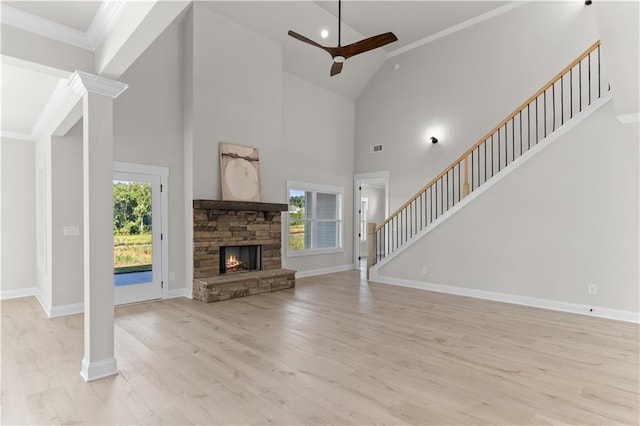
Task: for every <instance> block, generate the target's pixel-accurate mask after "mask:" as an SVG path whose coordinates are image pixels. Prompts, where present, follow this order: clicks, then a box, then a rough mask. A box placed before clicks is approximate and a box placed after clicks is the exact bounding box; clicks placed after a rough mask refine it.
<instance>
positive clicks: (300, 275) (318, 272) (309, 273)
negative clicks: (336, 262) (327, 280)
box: [296, 265, 354, 278]
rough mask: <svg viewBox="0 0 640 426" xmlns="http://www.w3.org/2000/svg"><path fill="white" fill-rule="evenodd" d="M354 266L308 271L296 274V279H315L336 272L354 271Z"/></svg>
mask: <svg viewBox="0 0 640 426" xmlns="http://www.w3.org/2000/svg"><path fill="white" fill-rule="evenodd" d="M353 269H354V266H353V265H340V266H331V267H328V268H319V269H309V270H306V271H298V272H296V278H304V277H313V276H316V275H324V274H332V273H334V272H344V271H352V270H353Z"/></svg>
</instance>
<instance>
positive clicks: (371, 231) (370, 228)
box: [367, 223, 378, 279]
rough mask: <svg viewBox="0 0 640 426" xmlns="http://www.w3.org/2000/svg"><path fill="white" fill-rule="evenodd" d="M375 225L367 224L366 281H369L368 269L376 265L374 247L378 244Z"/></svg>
mask: <svg viewBox="0 0 640 426" xmlns="http://www.w3.org/2000/svg"><path fill="white" fill-rule="evenodd" d="M376 236H377V234H376V224H375V223H368V224H367V243H368V244H367V279H369V269H371V267H372V266H373V265H375V264H376V263H377V260H378V259H377V257H376V247H377V246H378V242H377V241H376Z"/></svg>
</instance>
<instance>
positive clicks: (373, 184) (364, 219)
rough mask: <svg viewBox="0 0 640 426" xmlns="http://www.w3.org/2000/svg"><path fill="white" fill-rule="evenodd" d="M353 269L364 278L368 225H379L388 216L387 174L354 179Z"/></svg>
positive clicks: (366, 175)
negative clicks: (358, 270) (358, 271)
mask: <svg viewBox="0 0 640 426" xmlns="http://www.w3.org/2000/svg"><path fill="white" fill-rule="evenodd" d="M354 182H355V188H354V194H355V200H354V205H355V207H356V208H355V209H354V210H355V211H354V221H355V226H354V229H355V230H356V232H355V235H354V244H353V247H354V267H355V268H356V269H360V271H361V274H362V276H363V278H364V277H366V272H367V271H366V269H367V251H368V236H367V225H368V224H369V223H375V224H377V225H379V224H381V223H382V222H383V221H384V220H385V219H386V218H387V216H388V215H389V172H376V173H364V174H358V175H356V176H355V178H354Z"/></svg>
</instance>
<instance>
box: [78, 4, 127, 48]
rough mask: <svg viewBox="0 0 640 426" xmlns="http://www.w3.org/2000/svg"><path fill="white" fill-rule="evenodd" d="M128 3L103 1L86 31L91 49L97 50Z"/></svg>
mask: <svg viewBox="0 0 640 426" xmlns="http://www.w3.org/2000/svg"><path fill="white" fill-rule="evenodd" d="M126 4H127V3H126V2H125V1H120V0H104V1H103V2H102V4H101V5H100V8H99V9H98V12H97V13H96V16H95V17H94V18H93V21H91V25H89V28H88V29H87V33H86V36H87V41H88V43H89V48H90V49H91V50H94V51H95V50H96V47H98V44H100V42H101V41H102V39H103V38H104V37H105V36H106V35H107V34H108V33H109V32H110V31H111V29H112V28H113V26H114V25H115V23H116V22H117V21H118V19H119V18H120V16H121V15H122V13H123V11H124V9H125V6H126Z"/></svg>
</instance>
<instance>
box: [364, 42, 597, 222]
mask: <svg viewBox="0 0 640 426" xmlns="http://www.w3.org/2000/svg"><path fill="white" fill-rule="evenodd" d="M599 46H600V40H598V41H596V42H595V43H593V44H592V45H591V46H589V48H588V49H587V50H585V51H584V52H583V53H582V54H581V55H580V56H578V57H577V58H576V59H574V60H573V62H571V63H570V64H569V65H567V66H566V67H564V68H563V69H562V71H560V72H559V73H558V74H556V75H555V76H554V77H553V78H552V79H551V80H549V82H548V83H547V84H545V85H544V86H542V87H541V88H540V89H538V91H537V92H536V93H534V94H533V95H532V96H531V97H529V99H527V100H526V101H524V102H523V103H522V104H520V106H518V108H516V109H515V110H514V111H513V112H512V113H511V114H509V115H508V116H507V118H505V119H504V120H502V121H501V122H500V123H499V124H498V125H496V126H495V127H494V128H493V129H491V130H490V131H489V132H487V133H486V134H485V135H484V136H483V137H482V138H480V139H479V140H478V142H476V143H475V144H473V145H472V146H471V148H469V149H467V150H466V151H465V152H464V153H463V154H462V155H460V156H459V157H458V158H457V159H456V160H455V161H454V162H453V163H451V164H450V165H449V167H447V168H446V169H444V170H443V171H442V172H441V173H440V174H439V175H437V176H436V177H435V178H433V179H431V181H430V182H429V183H428V184H426V185H425V186H423V187H422V189H420V190H419V191H418V192H416V193H415V195H414V196H413V197H411V198H410V199H409V201H407V202H406V203H404V204H403V205H402V206H400V207H399V208H398V209H396V211H394V212H393V213H392V214H391V215H390V216H389V217H388V218H387V219H386V220H385V221H384V222H382V223H381V224H380V225H378V226H377V227H376V232H378V231H379V230H380V229H382V227H384V226H385V225H386V224H387V223H389V222H390V221H391V220H392V219H393V218H394V217H396V216H397V215H398V214H400V212H402V210H404V209H405V208H406V207H407V206H408V205H409V204H411V203H413V202H414V201H415V200H416V199H417V198H418V197H419V196H420V195H421V194H423V193H424V192H425V191H427V190H428V189H429V188H430V187H431V186H433V185H434V184H435V183H436V182H437V181H438V180H439V179H440V178H441V177H443V176H445V175H446V174H447V173H449V172H450V171H451V170H452V169H453V168H455V167H456V166H457V165H458V164H460V163H461V162H462V161H463V160H464V159H465V158H466V157H468V156H469V154H471V152H473V151H474V150H475V149H476V148H478V147H479V146H480V145H482V144H483V143H484V142H485V141H486V140H487V139H489V138H490V137H491V135H493V134H494V133H495V132H497V131H498V130H499V129H501V128H502V127H503V126H504V125H505V124H506V123H508V122H509V121H511V120H512V119H513V118H514V117H515V116H516V115H518V114H519V113H520V111H522V110H523V109H524V108H526V106H527V105H529V104H530V103H531V102H533V101H535V100H536V98H537V97H538V96H540V95H541V94H542V93H544V92H545V91H546V90H547V89H549V88H550V87H551V86H553V85H554V84H555V83H556V82H557V81H558V80H560V79H561V78H562V77H563V76H564V75H565V74H566V73H567V72H569V70H571V68H573V67H575V66H576V65H578V64H579V63H580V62H581V61H582V60H583V59H584V58H586V57H587V56H589V55H590V54H591V52H593V51H594V50H596V49H597V48H598V47H599Z"/></svg>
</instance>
